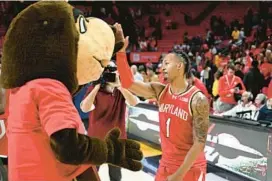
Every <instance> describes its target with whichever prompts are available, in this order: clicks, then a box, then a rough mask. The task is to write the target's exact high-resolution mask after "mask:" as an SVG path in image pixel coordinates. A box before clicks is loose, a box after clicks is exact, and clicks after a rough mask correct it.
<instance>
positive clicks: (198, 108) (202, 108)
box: [191, 92, 210, 144]
mask: <svg viewBox="0 0 272 181" xmlns="http://www.w3.org/2000/svg"><path fill="white" fill-rule="evenodd" d="M191 107H192V113H193V135H194V141H195V142H198V143H203V144H205V143H206V138H207V133H208V128H209V109H210V106H209V102H208V100H207V98H206V96H205V95H204V94H202V93H201V92H199V93H197V94H196V95H195V96H194V97H193V99H192V104H191Z"/></svg>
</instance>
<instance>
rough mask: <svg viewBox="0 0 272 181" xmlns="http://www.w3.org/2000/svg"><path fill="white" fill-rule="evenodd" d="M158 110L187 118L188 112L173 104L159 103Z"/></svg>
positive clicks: (185, 119) (183, 118)
mask: <svg viewBox="0 0 272 181" xmlns="http://www.w3.org/2000/svg"><path fill="white" fill-rule="evenodd" d="M159 111H160V112H163V113H168V114H172V115H174V116H176V117H178V118H180V119H182V120H184V121H187V119H188V112H187V111H185V110H183V109H181V108H180V107H178V106H176V105H173V104H160V108H159Z"/></svg>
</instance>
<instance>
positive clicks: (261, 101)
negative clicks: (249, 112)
mask: <svg viewBox="0 0 272 181" xmlns="http://www.w3.org/2000/svg"><path fill="white" fill-rule="evenodd" d="M266 99H267V97H266V95H264V94H262V93H260V94H258V95H257V97H256V98H255V106H256V111H255V113H254V115H253V120H255V121H257V119H258V116H259V111H260V109H261V108H262V107H263V106H265V104H266Z"/></svg>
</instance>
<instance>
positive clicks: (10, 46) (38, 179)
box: [1, 1, 143, 181]
mask: <svg viewBox="0 0 272 181" xmlns="http://www.w3.org/2000/svg"><path fill="white" fill-rule="evenodd" d="M113 29H114V28H113ZM118 42H119V43H118ZM120 42H121V43H120ZM120 45H122V40H120V41H119V40H118V32H114V31H112V29H111V27H110V26H109V25H108V24H106V23H105V22H103V21H102V20H99V19H96V18H85V17H84V16H83V15H82V13H81V12H80V11H78V10H76V9H75V8H73V7H72V6H71V5H69V4H68V3H67V2H64V1H58V2H57V1H56V2H49V1H40V2H37V3H34V4H32V5H30V6H29V7H27V8H26V9H24V10H23V11H22V12H21V13H19V14H18V15H17V17H15V18H14V19H13V21H12V22H11V24H10V27H9V29H8V31H7V34H6V37H5V42H4V48H3V59H2V75H1V83H2V85H3V87H4V88H5V89H9V91H10V94H9V108H10V111H9V117H8V133H7V135H8V143H9V144H8V157H9V160H8V164H9V165H8V167H9V168H8V172H9V174H8V176H9V180H11V181H22V180H24V181H71V180H74V179H76V180H78V181H80V180H84V181H97V180H99V177H98V176H97V173H96V170H95V169H94V165H101V164H103V163H109V164H113V165H116V166H119V167H124V168H127V169H130V170H132V171H138V170H140V169H141V168H142V164H141V162H140V161H141V159H142V157H143V155H142V152H141V151H140V146H139V144H137V143H136V142H134V141H132V140H122V139H119V135H120V130H118V129H113V130H111V131H110V132H109V133H108V135H107V137H106V138H105V140H100V139H96V138H91V137H88V136H86V135H85V134H84V133H85V129H84V126H83V123H82V122H81V119H80V117H79V115H78V112H77V110H76V108H75V107H74V105H73V102H72V95H73V93H75V92H76V91H77V89H78V85H83V84H85V83H88V82H90V81H93V80H96V79H98V78H99V77H100V74H101V73H102V71H103V69H104V67H105V66H107V64H108V63H109V62H110V59H111V57H112V54H113V53H115V51H116V50H118V46H120ZM119 48H120V47H119Z"/></svg>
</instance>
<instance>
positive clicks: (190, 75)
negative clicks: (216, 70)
mask: <svg viewBox="0 0 272 181" xmlns="http://www.w3.org/2000/svg"><path fill="white" fill-rule="evenodd" d="M194 73H195V71H193V70H191V71H190V73H188V74H187V81H188V83H189V84H190V85H194V86H196V87H197V88H198V89H199V90H200V91H201V92H202V93H203V94H204V95H205V96H206V97H207V98H208V99H209V97H210V95H209V93H208V91H207V88H206V87H205V85H204V84H203V82H201V80H199V79H198V78H197V77H195V75H194Z"/></svg>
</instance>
